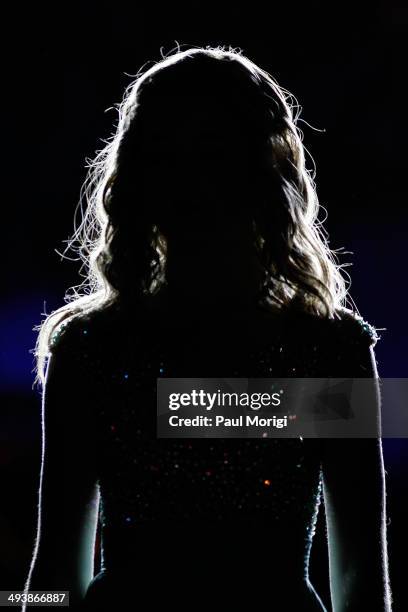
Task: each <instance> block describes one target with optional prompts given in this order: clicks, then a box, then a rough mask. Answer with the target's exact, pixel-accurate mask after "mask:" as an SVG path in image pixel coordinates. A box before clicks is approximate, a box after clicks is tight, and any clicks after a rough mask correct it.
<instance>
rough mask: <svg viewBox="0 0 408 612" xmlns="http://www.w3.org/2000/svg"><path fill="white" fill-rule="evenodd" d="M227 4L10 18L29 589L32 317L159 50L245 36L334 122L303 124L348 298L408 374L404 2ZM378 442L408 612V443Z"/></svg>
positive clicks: (7, 142)
mask: <svg viewBox="0 0 408 612" xmlns="http://www.w3.org/2000/svg"><path fill="white" fill-rule="evenodd" d="M228 5H229V8H228V9H227V7H226V6H224V7H223V6H222V4H221V5H220V4H219V5H218V6H217V5H211V4H209V3H202V2H195V3H191V6H190V8H189V9H186V10H182V9H181V8H178V9H177V10H176V11H175V10H174V9H166V10H163V9H162V8H161V7H160V6H159V5H155V8H153V9H152V10H150V11H149V10H147V9H143V8H142V7H141V5H140V4H137V3H128V4H122V3H120V2H117V3H112V4H103V3H99V4H97V5H96V4H92V3H84V5H83V6H82V7H80V8H79V7H77V8H74V7H73V5H70V7H69V8H68V6H64V5H61V4H59V5H58V12H57V8H56V5H55V7H54V9H51V8H44V7H41V6H40V7H39V6H36V8H35V10H34V9H33V8H31V9H27V8H24V7H16V8H15V9H14V10H11V11H9V13H8V14H6V15H5V16H4V20H3V34H4V35H5V34H7V33H8V34H11V36H9V39H8V41H7V43H6V46H5V48H4V50H3V60H5V61H4V70H5V73H4V74H3V78H4V79H5V81H6V83H7V86H6V87H5V89H4V90H3V102H5V110H4V111H3V115H2V122H1V123H2V137H3V142H4V146H3V150H4V152H5V154H6V155H5V159H4V161H3V166H5V170H6V173H5V179H4V182H3V184H2V216H3V220H4V219H6V220H5V223H4V225H3V231H2V256H1V260H2V263H3V266H2V288H3V290H4V292H3V296H2V300H1V303H0V309H1V317H0V323H1V337H2V342H1V357H0V367H1V373H2V391H1V425H0V435H1V446H0V462H1V463H0V469H1V477H2V491H3V492H5V495H3V503H2V505H1V511H0V539H1V540H2V542H3V548H2V554H1V556H0V575H1V586H0V588H1V589H21V588H23V581H24V579H25V577H26V574H27V571H28V564H29V560H30V556H31V551H32V542H33V538H34V527H35V518H36V503H37V487H38V474H39V460H40V446H39V445H40V420H39V415H40V412H39V411H40V396H39V392H38V391H37V390H33V389H32V383H33V373H32V368H33V366H34V361H33V355H32V353H31V352H30V350H32V349H33V347H34V343H35V332H34V331H33V329H32V328H33V326H34V325H36V324H38V323H39V322H40V320H41V319H42V318H43V316H42V315H43V314H44V313H50V312H51V311H52V310H54V309H55V308H57V307H59V306H60V305H62V304H63V295H64V292H65V290H66V289H67V288H68V287H70V286H72V285H76V284H78V283H79V282H80V278H79V277H78V274H77V271H78V268H77V266H76V264H75V263H71V262H67V261H63V262H61V261H60V257H59V256H58V255H57V254H56V253H55V251H54V249H58V250H59V251H62V250H63V249H64V247H65V243H64V242H63V241H64V240H66V239H68V238H69V237H70V236H71V234H72V230H73V214H74V209H75V205H76V203H77V201H78V197H79V189H80V186H81V183H82V181H83V179H84V178H85V159H86V158H87V157H92V156H93V155H94V153H95V150H96V149H100V148H102V146H103V143H102V141H101V139H102V138H107V137H108V136H109V135H110V133H111V129H112V125H113V123H114V121H116V111H115V110H109V111H106V109H108V108H109V107H111V106H112V105H113V104H114V103H116V102H119V101H120V100H121V97H122V94H123V92H124V88H125V87H126V85H128V83H129V82H130V77H129V76H126V74H125V73H129V74H131V75H135V74H136V72H137V71H138V70H139V68H140V67H141V66H142V64H144V63H145V62H146V61H149V60H158V59H160V48H161V47H162V48H163V52H168V51H170V50H171V49H172V48H174V47H175V45H176V41H177V42H179V43H180V44H182V45H183V48H185V46H186V45H190V44H191V45H218V44H225V45H232V46H233V47H240V48H241V49H242V50H243V52H244V54H245V55H247V56H248V57H249V58H250V59H252V60H253V61H255V62H256V63H258V64H259V65H260V66H262V67H263V68H265V69H267V70H268V71H269V72H270V73H271V74H272V75H273V76H274V77H275V78H276V79H277V80H278V82H279V84H280V85H282V86H283V87H285V88H287V89H289V90H290V91H291V92H292V93H293V94H294V95H295V96H296V98H297V100H298V102H299V104H300V105H301V106H302V108H303V112H302V117H303V119H304V120H305V121H307V122H308V123H310V124H311V125H312V126H314V127H315V128H317V129H318V130H325V131H324V132H321V131H316V130H313V129H311V128H310V127H308V125H306V124H304V123H301V122H300V123H299V127H300V128H301V129H302V130H303V132H304V143H305V146H306V148H307V149H308V151H309V152H310V153H311V154H312V156H313V158H314V160H315V163H316V166H317V176H316V183H317V189H318V195H319V198H320V202H321V204H322V205H323V206H324V207H325V208H326V209H327V210H328V221H327V223H326V227H327V229H328V230H329V233H330V244H331V247H332V248H340V247H344V248H345V250H348V251H352V252H353V255H347V256H346V257H344V258H343V259H342V260H341V261H342V262H343V263H344V262H352V263H353V266H352V267H351V268H348V271H349V273H350V274H351V275H352V289H351V294H352V296H353V298H354V300H355V302H356V304H357V306H358V308H359V310H360V312H361V314H362V315H363V316H364V318H366V319H367V320H368V321H370V322H371V323H372V324H374V325H375V326H377V327H380V328H386V331H383V332H380V333H381V336H382V337H381V340H380V341H379V343H378V345H377V348H376V354H377V359H378V366H379V373H380V375H381V376H383V377H405V376H407V363H406V359H405V351H404V346H405V345H406V340H407V330H406V327H407V326H406V315H405V311H406V298H407V290H406V257H405V254H406V235H407V234H406V226H407V221H408V213H407V205H406V185H405V178H406V166H405V149H406V144H405V143H406V140H405V139H404V137H403V136H402V129H403V125H402V124H403V122H404V115H405V107H404V93H403V89H404V85H405V83H404V78H405V74H406V53H405V44H404V42H405V39H406V38H407V19H406V11H405V9H403V8H402V3H401V7H398V5H397V4H395V5H392V4H390V3H385V2H384V3H383V2H379V3H370V4H368V3H367V4H366V3H357V2H354V3H349V4H348V3H344V2H343V3H339V2H331V3H323V2H321V3H318V2H312V3H311V2H308V3H302V4H301V3H298V4H297V3H296V2H291V3H289V4H288V6H287V8H279V5H280V3H279V4H278V3H274V2H269V3H266V2H265V3H262V4H260V3H259V4H258V5H257V3H250V4H249V5H244V6H243V7H239V6H234V4H232V3H231V4H230V3H228ZM305 5H307V6H305ZM105 111H106V112H105ZM310 165H311V164H310V160H309V167H310ZM8 214H9V215H10V219H8V218H7V215H8ZM383 448H384V457H385V464H386V471H387V491H388V497H387V503H388V516H389V525H388V537H389V553H390V573H391V584H392V588H393V594H394V600H395V606H394V610H403V609H404V608H405V605H404V604H407V603H408V598H407V596H406V593H405V592H404V584H403V574H402V567H403V566H404V565H405V563H404V552H405V546H406V543H407V534H408V530H407V526H406V522H405V517H406V516H407V512H408V502H407V497H408V496H407V495H406V493H407V486H406V478H407V474H408V469H407V458H408V440H406V439H387V440H384V441H383ZM323 523H324V516H323V513H322V512H321V513H320V517H319V523H318V531H317V535H316V539H315V545H314V549H313V554H312V567H311V577H312V582H314V584H315V586H316V588H317V590H318V591H319V592H320V593H322V595H323V599H324V601H325V603H326V605H327V604H328V601H329V600H328V591H327V589H328V578H327V559H326V552H325V541H324V538H325V534H324V524H323Z"/></svg>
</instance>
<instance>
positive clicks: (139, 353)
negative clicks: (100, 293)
mask: <svg viewBox="0 0 408 612" xmlns="http://www.w3.org/2000/svg"><path fill="white" fill-rule="evenodd" d="M377 339H378V336H377V334H376V330H375V328H374V327H372V326H371V325H370V324H368V323H367V322H365V321H364V320H363V319H362V318H361V317H360V316H359V315H356V314H354V313H352V312H351V311H349V310H346V309H339V311H338V318H337V319H321V318H318V317H314V316H312V315H309V314H304V313H299V312H290V311H287V312H286V313H285V314H282V315H281V321H280V325H279V328H278V330H277V331H276V334H275V339H274V341H273V343H270V342H269V343H268V344H267V345H265V346H263V347H261V348H260V347H259V346H258V347H257V348H256V349H254V347H252V346H250V345H248V343H245V345H244V346H243V345H242V344H239V343H237V347H236V351H235V352H234V351H233V353H234V358H233V359H231V360H230V362H229V363H224V364H223V365H222V367H221V365H220V364H219V363H217V360H216V354H215V353H216V347H215V349H214V353H213V354H211V355H209V354H207V353H206V354H205V355H203V356H202V357H203V358H202V359H201V360H200V359H199V360H198V361H197V359H196V357H197V356H194V359H193V358H191V359H189V355H188V354H186V351H185V349H183V344H182V342H180V343H179V344H177V342H176V341H172V342H170V341H163V333H162V330H161V329H160V326H159V325H157V321H156V322H153V321H151V320H149V319H147V320H145V321H142V323H141V322H140V321H138V319H137V317H136V316H135V317H134V319H133V320H132V319H130V318H128V317H124V316H122V315H121V313H120V310H119V308H116V309H112V310H111V311H110V313H109V316H107V314H106V313H104V312H102V311H100V312H94V313H92V314H89V315H81V317H80V318H79V317H78V318H75V319H71V320H69V321H68V322H67V323H63V324H61V325H60V326H59V327H58V328H57V330H56V331H55V332H54V334H53V337H52V342H51V352H57V351H63V352H64V353H65V354H66V355H69V357H70V360H71V362H72V364H75V365H77V371H78V377H79V379H77V380H76V381H75V384H78V385H80V384H83V385H87V388H88V389H92V398H93V400H92V402H87V407H86V408H85V409H87V410H89V411H90V413H91V419H92V421H91V422H92V424H93V425H92V427H93V432H94V436H95V443H96V448H97V458H96V461H97V466H98V483H99V489H100V510H99V512H100V515H99V518H100V529H101V559H102V562H101V567H100V570H99V571H97V573H96V575H95V577H94V578H93V580H92V582H91V583H90V585H89V587H88V590H87V594H86V597H85V599H84V601H83V603H82V606H83V607H82V608H81V609H84V610H105V609H110V610H115V611H116V610H139V609H140V610H142V609H143V610H144V609H146V605H147V604H146V602H147V603H148V606H149V607H155V604H156V603H157V604H159V605H160V603H163V602H166V603H167V605H171V606H177V607H178V608H179V609H181V610H184V609H187V608H188V609H191V608H192V607H196V606H197V605H202V606H203V607H204V606H205V607H208V606H214V607H218V606H227V605H228V607H229V608H231V607H232V606H239V607H240V608H242V607H243V606H244V605H245V606H251V608H253V609H255V610H257V609H260V607H261V605H262V606H264V605H265V604H266V605H268V607H270V608H271V609H272V610H279V611H280V610H299V611H302V612H308V611H309V610H310V611H316V612H318V611H320V612H322V611H325V610H328V608H326V607H325V605H324V604H323V602H322V600H321V598H320V597H319V595H318V594H317V592H316V591H315V589H314V587H313V585H312V583H311V581H310V578H309V559H310V553H311V546H312V540H313V535H314V532H315V527H316V522H317V517H318V512H319V506H320V504H321V501H322V470H321V459H320V451H319V440H318V439H311V438H301V437H300V438H286V439H282V438H275V439H273V438H266V439H263V438H260V439H237V438H229V439H220V438H214V439H208V438H206V439H197V438H194V439H158V438H157V437H156V379H157V378H160V377H200V378H203V377H217V376H222V377H253V378H256V377H260V378H268V377H279V378H284V377H287V378H290V377H299V378H303V377H316V378H317V377H349V376H350V377H365V376H370V372H369V371H368V370H367V365H366V364H367V355H368V353H369V350H368V347H369V346H370V345H374V344H375V342H376V341H377ZM220 341H221V342H222V341H223V339H222V338H221V339H220ZM97 569H98V568H97ZM142 602H144V603H142Z"/></svg>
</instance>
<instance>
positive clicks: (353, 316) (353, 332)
mask: <svg viewBox="0 0 408 612" xmlns="http://www.w3.org/2000/svg"><path fill="white" fill-rule="evenodd" d="M329 321H330V322H331V325H332V327H333V329H334V332H335V334H336V336H337V337H338V339H339V341H341V340H343V341H346V342H347V343H351V344H356V345H361V346H365V347H369V346H375V345H376V344H377V342H378V340H379V339H380V336H379V335H378V328H377V327H375V326H374V325H373V324H372V323H370V322H368V321H367V320H366V319H364V318H363V317H362V316H361V315H360V314H359V313H357V312H355V311H353V310H351V309H349V308H345V307H339V308H337V309H336V311H335V317H334V318H333V319H330V320H329Z"/></svg>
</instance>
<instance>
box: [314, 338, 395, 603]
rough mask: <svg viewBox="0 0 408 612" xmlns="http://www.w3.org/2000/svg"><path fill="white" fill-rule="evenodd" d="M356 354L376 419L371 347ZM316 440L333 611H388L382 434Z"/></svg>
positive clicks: (377, 407) (377, 395) (377, 404)
mask: <svg viewBox="0 0 408 612" xmlns="http://www.w3.org/2000/svg"><path fill="white" fill-rule="evenodd" d="M359 357H360V359H359V360H360V363H361V365H362V366H363V369H362V370H361V372H364V377H368V378H369V379H371V380H368V381H367V384H368V386H369V387H370V389H371V392H367V401H369V402H370V404H371V410H372V413H373V416H374V417H375V418H376V419H377V421H378V422H380V393H379V389H378V381H377V380H376V379H377V370H376V364H375V356H374V352H373V348H372V347H370V348H368V347H367V348H366V349H365V350H364V355H363V357H362V356H361V354H360V356H359ZM359 374H360V375H361V373H360V372H357V375H359ZM370 375H371V376H370ZM321 443H322V472H323V495H324V505H325V512H326V526H327V538H328V549H329V570H330V590H331V597H332V604H333V612H360V611H362V610H369V611H370V612H391V603H392V602H391V589H390V584H389V575H388V553H387V534H386V488H385V471H384V461H383V453H382V443H381V438H330V439H322V440H321Z"/></svg>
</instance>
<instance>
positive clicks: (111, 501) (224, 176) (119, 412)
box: [26, 47, 391, 612]
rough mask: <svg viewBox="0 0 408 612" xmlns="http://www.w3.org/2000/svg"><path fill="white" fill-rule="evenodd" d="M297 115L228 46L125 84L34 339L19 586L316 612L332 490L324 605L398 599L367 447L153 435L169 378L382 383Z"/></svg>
mask: <svg viewBox="0 0 408 612" xmlns="http://www.w3.org/2000/svg"><path fill="white" fill-rule="evenodd" d="M292 110H293V107H292V106H291V104H290V96H289V95H288V92H286V90H284V89H282V88H281V87H279V86H278V84H277V83H276V82H275V80H274V79H273V78H272V77H271V76H270V75H269V74H268V73H267V72H265V71H264V70H262V69H261V68H259V67H258V66H256V65H255V64H254V63H253V62H251V61H250V60H249V59H247V58H246V57H245V56H244V55H243V54H242V52H240V51H239V52H237V51H235V50H232V49H229V50H226V49H225V48H224V47H218V48H210V47H207V48H205V49H204V48H193V49H188V50H186V51H180V50H178V51H177V52H175V53H173V54H171V55H169V56H167V57H165V58H163V59H162V60H161V61H160V62H158V63H156V64H154V65H153V66H152V67H150V68H149V69H147V70H145V72H144V73H141V74H139V75H137V76H136V79H135V81H134V82H133V83H132V84H131V86H129V87H128V89H127V90H126V95H125V98H124V100H123V103H122V104H121V105H119V121H118V125H117V128H116V133H115V135H114V136H113V137H112V138H111V139H109V140H108V141H107V144H106V146H105V148H104V149H103V150H102V151H100V152H99V153H98V155H97V156H96V158H95V160H94V163H93V164H92V166H91V169H90V174H89V177H88V179H87V181H86V183H85V189H84V192H83V195H84V196H85V197H86V199H87V204H88V206H87V210H86V214H85V217H84V219H83V222H82V224H81V225H80V227H79V228H78V230H77V232H76V235H75V238H77V239H79V241H80V248H79V254H80V255H81V257H82V259H83V261H84V262H85V264H86V266H87V267H86V269H87V272H88V275H87V280H86V282H85V283H84V284H83V285H82V286H81V287H80V289H83V291H82V292H81V291H78V290H77V291H74V293H73V294H72V295H70V296H69V298H67V304H66V305H64V306H63V307H62V308H60V309H58V310H57V311H55V312H53V313H52V314H51V315H49V316H48V317H47V319H46V320H45V321H44V322H43V324H42V326H40V333H39V337H38V343H37V346H36V352H37V357H38V372H39V376H38V380H41V381H42V382H43V384H45V389H44V395H43V426H44V429H43V441H44V445H43V451H44V454H43V462H42V470H41V486H40V508H39V510H40V511H39V522H38V533H37V542H36V548H35V552H34V555H33V561H32V566H31V570H30V575H29V577H28V580H27V585H26V587H28V586H30V588H31V590H35V589H44V590H45V589H46V590H51V589H66V590H69V591H70V600H71V605H74V606H78V609H90V610H91V609H92V610H99V609H110V610H128V609H129V610H133V609H134V610H138V609H142V608H143V609H150V607H153V608H154V607H155V605H156V604H157V603H159V602H162V603H165V604H166V605H169V606H171V607H173V606H178V608H181V609H187V608H188V609H191V607H195V606H196V605H206V606H212V607H213V608H214V609H218V607H221V606H224V607H225V606H228V609H232V606H239V608H240V609H242V608H243V606H251V609H254V610H258V609H260V606H261V605H263V606H264V605H267V606H268V609H271V610H279V611H282V610H299V611H302V612H305V611H306V612H307V611H308V610H325V609H327V608H326V607H325V606H324V604H323V602H322V599H321V597H320V596H319V595H318V594H317V592H316V590H315V588H314V587H313V586H312V582H311V579H310V576H309V558H310V551H311V545H312V538H313V534H314V531H315V525H316V520H317V513H318V509H319V504H320V502H321V494H322V492H323V499H324V508H325V512H326V524H327V538H328V551H329V555H328V561H329V563H328V568H327V569H328V573H329V571H330V589H331V599H332V605H333V610H334V611H335V612H342V611H343V610H353V611H360V610H363V609H367V610H370V612H374V611H380V610H381V611H382V610H390V609H391V608H390V589H389V584H388V573H387V572H388V568H387V547H386V527H385V524H386V512H385V490H384V468H383V458H382V448H381V439H380V438H374V439H373V438H371V439H370V438H367V439H354V440H353V439H320V440H319V439H311V438H305V439H304V438H302V437H299V438H290V439H237V438H232V439H219V438H218V439H211V440H209V439H158V438H157V437H156V403H155V402H156V379H157V378H158V377H161V376H164V377H181V378H185V377H193V378H197V377H261V378H262V377H270V376H272V377H274V376H277V377H288V378H291V377H300V378H302V377H316V378H317V377H369V378H372V379H373V384H377V383H376V382H375V379H376V378H377V371H376V363H375V357H374V353H373V346H374V344H375V342H376V340H377V335H376V330H375V328H374V327H372V326H371V325H370V324H368V323H366V322H365V321H364V320H363V319H362V318H361V317H360V316H359V315H358V314H356V313H354V312H353V311H352V310H351V309H347V308H345V306H344V304H345V298H346V290H345V283H344V282H343V278H342V276H341V274H340V271H339V268H340V266H338V265H337V264H336V259H335V257H334V255H333V253H332V252H331V251H330V249H329V247H328V244H327V241H326V238H325V234H324V233H323V230H322V228H321V227H320V223H319V221H318V220H317V219H318V217H317V215H318V208H319V205H318V200H317V195H316V191H315V186H314V182H313V179H312V177H311V175H310V173H309V171H308V170H307V169H306V165H305V157H304V148H303V145H302V142H301V136H300V131H299V130H298V128H297V127H296V119H297V118H296V117H293V114H292ZM72 245H73V243H72ZM72 245H71V246H72ZM47 357H49V360H48V366H47V368H46V372H45V374H44V369H45V367H44V366H45V364H46V363H47V361H46V358H47ZM373 410H374V411H376V412H378V414H377V415H376V416H378V417H379V411H380V407H379V405H378V404H375V406H373ZM98 514H99V518H100V525H101V538H102V551H101V552H102V564H101V568H99V567H97V568H96V571H95V576H94V566H93V563H94V549H95V540H96V529H97V521H98ZM96 541H98V540H96ZM79 606H81V607H79ZM146 606H148V608H147V607H146Z"/></svg>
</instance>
